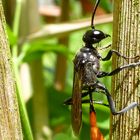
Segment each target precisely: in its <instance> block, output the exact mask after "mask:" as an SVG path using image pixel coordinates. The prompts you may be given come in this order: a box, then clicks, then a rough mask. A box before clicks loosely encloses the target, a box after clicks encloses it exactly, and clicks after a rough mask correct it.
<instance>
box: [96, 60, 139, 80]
mask: <svg viewBox="0 0 140 140" xmlns="http://www.w3.org/2000/svg"><path fill="white" fill-rule="evenodd" d="M139 65H140V61H139V62H136V63H131V64H128V65H124V66H120V67H118V68H116V69H115V70H113V71H112V72H104V71H100V72H99V73H98V74H97V77H98V78H101V77H105V76H112V75H115V74H117V73H119V72H120V71H121V70H123V69H126V68H135V67H136V66H139Z"/></svg>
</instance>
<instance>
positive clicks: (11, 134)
mask: <svg viewBox="0 0 140 140" xmlns="http://www.w3.org/2000/svg"><path fill="white" fill-rule="evenodd" d="M5 26H6V22H5V17H4V13H3V7H2V1H1V0H0V33H1V35H0V140H10V139H13V140H16V139H19V140H22V139H23V135H22V128H21V120H20V114H19V106H18V101H17V96H16V84H15V79H14V78H15V77H14V73H13V66H12V63H11V54H10V47H9V44H8V40H7V35H6V31H5V30H6V29H5Z"/></svg>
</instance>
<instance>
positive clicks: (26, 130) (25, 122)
mask: <svg viewBox="0 0 140 140" xmlns="http://www.w3.org/2000/svg"><path fill="white" fill-rule="evenodd" d="M21 5H22V0H17V4H16V10H15V16H14V17H15V18H14V22H13V33H14V35H15V36H16V37H17V36H18V31H19V21H20V15H21ZM12 56H13V61H14V63H13V65H14V71H15V78H16V83H17V84H16V86H17V97H18V104H19V110H20V117H21V122H22V128H23V135H24V138H26V140H33V135H32V131H31V127H30V123H29V119H28V115H27V112H26V107H25V103H24V99H23V97H22V94H21V93H22V90H21V85H20V78H19V63H17V58H18V45H17V44H16V45H14V46H12Z"/></svg>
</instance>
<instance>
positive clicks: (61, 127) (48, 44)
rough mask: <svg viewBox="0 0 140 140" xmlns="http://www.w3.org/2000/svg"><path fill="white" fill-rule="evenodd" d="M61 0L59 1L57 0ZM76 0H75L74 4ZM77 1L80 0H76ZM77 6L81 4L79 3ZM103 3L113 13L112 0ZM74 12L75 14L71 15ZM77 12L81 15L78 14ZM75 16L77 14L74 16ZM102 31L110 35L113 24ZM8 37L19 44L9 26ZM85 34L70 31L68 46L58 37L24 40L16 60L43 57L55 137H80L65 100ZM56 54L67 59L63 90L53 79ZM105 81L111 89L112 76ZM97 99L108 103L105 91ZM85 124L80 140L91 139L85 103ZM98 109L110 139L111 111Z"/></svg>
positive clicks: (104, 66)
mask: <svg viewBox="0 0 140 140" xmlns="http://www.w3.org/2000/svg"><path fill="white" fill-rule="evenodd" d="M56 1H57V2H58V3H60V0H56ZM75 1H76V0H72V2H73V3H74V2H75ZM76 2H77V1H76ZM77 5H78V4H77ZM101 6H102V7H103V8H104V9H105V10H106V11H107V12H110V11H111V9H112V7H111V6H110V2H109V1H108V0H101ZM72 8H73V9H75V10H72V11H77V13H80V12H79V11H80V6H79V9H77V7H76V6H75V4H73V7H72ZM72 15H74V14H72ZM76 15H78V14H76ZM73 18H75V17H73ZM96 28H98V29H100V30H103V31H104V32H106V33H108V34H110V35H111V34H112V33H111V32H112V26H111V24H105V25H100V26H98V27H96ZM7 31H8V35H9V40H10V44H11V46H13V45H15V44H19V43H18V41H17V40H18V39H17V38H18V37H15V36H14V34H13V33H12V31H11V30H10V28H9V27H8V28H7ZM84 33H85V30H84V31H78V32H75V33H72V34H70V39H69V48H66V47H64V46H63V45H62V44H59V43H58V41H57V40H56V38H55V39H48V40H47V39H46V40H39V41H34V42H32V43H30V42H24V43H23V44H22V46H20V47H21V50H20V53H19V55H18V57H17V62H19V64H22V63H23V62H27V63H28V62H31V61H32V60H35V59H38V58H40V57H43V64H44V79H45V85H46V91H47V93H48V99H47V100H48V110H49V126H50V129H51V131H52V134H53V140H77V138H75V137H74V136H73V133H72V129H71V112H70V107H68V106H64V105H63V101H64V100H65V99H67V98H68V97H70V96H71V94H72V84H73V62H72V60H73V58H74V55H75V53H76V52H77V51H78V50H79V49H80V48H81V47H82V46H83V42H82V36H83V34H84ZM110 42H111V38H110V39H108V40H105V41H103V42H102V43H101V44H100V45H101V47H102V46H103V47H104V46H106V44H107V45H108V44H110ZM107 51H108V50H102V51H100V48H99V52H100V53H101V54H102V56H105V55H106V53H107ZM57 54H62V55H64V56H65V57H66V59H67V64H68V68H67V78H66V84H65V90H64V91H63V92H60V91H57V90H56V89H54V78H55V72H56V69H55V64H56V56H57ZM101 69H102V70H104V71H110V69H111V61H108V62H101ZM99 80H100V81H101V82H103V83H104V84H105V85H106V87H107V88H108V89H110V88H111V86H110V85H111V82H110V80H111V79H110V78H108V77H107V78H103V79H99ZM93 97H94V99H97V100H102V101H103V102H104V103H107V100H106V97H105V96H104V95H103V94H102V93H94V95H93ZM28 108H29V110H30V120H32V117H33V116H34V114H32V108H31V106H30V104H28ZM82 109H83V120H82V121H83V125H82V129H81V134H80V137H79V140H89V139H90V125H89V105H88V104H84V105H83V108H82ZM95 110H96V112H97V113H96V114H97V123H98V126H99V128H100V129H101V131H102V133H103V134H104V136H105V137H106V138H108V134H109V116H110V115H109V114H110V111H109V109H108V108H107V107H105V106H101V105H95Z"/></svg>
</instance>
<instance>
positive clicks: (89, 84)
mask: <svg viewBox="0 0 140 140" xmlns="http://www.w3.org/2000/svg"><path fill="white" fill-rule="evenodd" d="M99 2H100V0H97V1H96V4H95V8H94V10H93V14H92V19H91V28H92V29H91V30H88V31H86V33H85V34H84V36H83V41H84V43H85V45H84V46H83V47H82V48H81V49H80V51H79V52H78V53H77V54H76V56H75V58H74V61H73V62H74V78H73V91H72V98H69V99H68V100H66V101H65V102H64V104H66V105H71V114H72V115H71V119H72V128H73V131H74V133H75V135H78V134H79V132H80V128H81V123H82V103H85V102H88V103H90V104H92V103H100V102H98V101H94V100H93V99H92V93H93V92H98V91H101V92H102V93H104V94H105V95H106V97H107V99H108V103H109V108H110V110H111V113H112V114H113V115H117V114H122V113H124V112H126V111H128V110H130V109H132V108H134V107H135V106H137V107H139V105H138V103H137V102H133V103H131V104H130V105H128V106H127V107H125V108H123V109H122V110H120V111H116V109H115V105H114V101H113V99H112V97H111V95H110V93H109V91H108V89H107V88H106V87H105V85H104V84H102V83H101V82H100V81H99V80H98V79H97V78H102V77H105V76H112V75H115V74H117V73H119V72H120V71H121V70H123V69H126V68H133V67H136V66H138V65H140V61H138V62H136V63H130V64H128V65H124V66H120V67H118V68H116V69H115V70H113V71H111V72H104V71H100V61H107V60H109V59H110V58H111V57H112V54H113V53H114V54H116V55H118V56H119V57H123V58H124V59H129V57H125V56H123V55H121V54H120V53H119V52H117V51H115V50H110V51H109V52H108V54H107V56H106V57H105V58H102V56H101V55H100V54H99V53H98V51H97V49H96V48H95V46H96V44H98V43H100V41H102V40H103V39H105V38H107V37H110V35H108V34H105V33H104V32H102V31H100V30H97V29H95V27H94V23H93V21H94V15H95V12H96V9H97V7H98V4H99ZM87 95H89V100H82V98H83V97H85V96H87Z"/></svg>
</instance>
